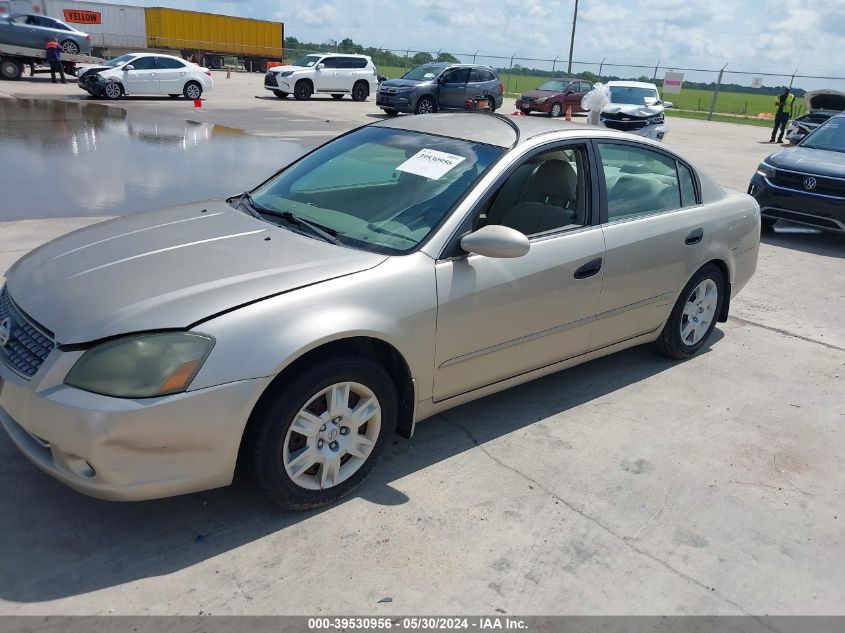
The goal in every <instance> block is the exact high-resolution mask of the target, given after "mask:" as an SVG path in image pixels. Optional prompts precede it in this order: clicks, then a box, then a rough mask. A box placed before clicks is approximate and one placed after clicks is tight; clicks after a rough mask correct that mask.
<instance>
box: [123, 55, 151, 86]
mask: <svg viewBox="0 0 845 633" xmlns="http://www.w3.org/2000/svg"><path fill="white" fill-rule="evenodd" d="M130 67H131V70H130ZM123 88H124V90H126V92H127V93H128V94H159V90H160V88H159V81H158V65H157V64H156V58H155V57H153V56H152V55H146V56H144V57H136V58H135V59H133V60H132V61H130V62H129V63H128V64H126V65H125V66H124V67H123Z"/></svg>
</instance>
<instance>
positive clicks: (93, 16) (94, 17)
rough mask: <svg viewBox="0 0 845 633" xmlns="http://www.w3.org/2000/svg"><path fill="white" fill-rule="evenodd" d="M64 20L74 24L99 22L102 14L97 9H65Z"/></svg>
mask: <svg viewBox="0 0 845 633" xmlns="http://www.w3.org/2000/svg"><path fill="white" fill-rule="evenodd" d="M62 13H64V14H65V22H74V23H76V24H100V21H101V19H102V14H101V13H100V12H99V11H82V10H80V9H65V10H64V11H63V12H62Z"/></svg>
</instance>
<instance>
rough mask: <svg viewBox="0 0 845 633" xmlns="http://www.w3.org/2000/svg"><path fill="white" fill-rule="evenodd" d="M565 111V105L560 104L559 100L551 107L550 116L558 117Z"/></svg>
mask: <svg viewBox="0 0 845 633" xmlns="http://www.w3.org/2000/svg"><path fill="white" fill-rule="evenodd" d="M562 112H563V106H562V105H560V104H559V103H558V102H555V103H553V104H552V107H551V108H549V117H550V118H552V119H556V118H558V117H559V116H560V115H561V113H562Z"/></svg>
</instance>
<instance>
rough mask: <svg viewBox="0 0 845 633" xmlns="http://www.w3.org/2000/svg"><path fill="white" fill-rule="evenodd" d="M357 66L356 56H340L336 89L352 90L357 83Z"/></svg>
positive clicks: (341, 90)
mask: <svg viewBox="0 0 845 633" xmlns="http://www.w3.org/2000/svg"><path fill="white" fill-rule="evenodd" d="M361 61H365V60H361ZM357 66H358V58H356V57H340V58H338V68H337V79H336V80H335V81H336V84H335V90H337V91H338V92H352V86H354V85H355V79H356V75H357V74H358V69H357Z"/></svg>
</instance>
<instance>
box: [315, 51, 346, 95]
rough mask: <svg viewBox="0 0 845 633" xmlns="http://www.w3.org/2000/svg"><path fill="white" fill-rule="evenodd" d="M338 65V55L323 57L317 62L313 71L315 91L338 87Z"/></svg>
mask: <svg viewBox="0 0 845 633" xmlns="http://www.w3.org/2000/svg"><path fill="white" fill-rule="evenodd" d="M321 66H322V68H321ZM339 66H340V60H339V58H338V57H324V58H323V60H322V61H321V62H320V63H319V64H317V68H316V70H315V71H314V91H315V92H334V91H335V90H337V89H338V87H339V83H338V82H339V79H338V70H339Z"/></svg>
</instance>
